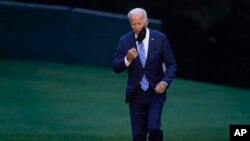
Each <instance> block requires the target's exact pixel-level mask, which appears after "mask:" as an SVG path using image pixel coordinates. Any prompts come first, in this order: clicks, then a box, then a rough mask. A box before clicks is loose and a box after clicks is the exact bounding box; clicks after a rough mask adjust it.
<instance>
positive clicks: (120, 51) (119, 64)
mask: <svg viewBox="0 0 250 141" xmlns="http://www.w3.org/2000/svg"><path fill="white" fill-rule="evenodd" d="M126 55H127V52H126V50H125V49H124V46H123V43H122V41H121V40H120V41H119V45H118V48H117V50H116V52H115V57H114V61H113V71H114V72H115V73H121V72H123V71H124V70H126V69H127V66H126V64H125V61H124V57H125V56H126Z"/></svg>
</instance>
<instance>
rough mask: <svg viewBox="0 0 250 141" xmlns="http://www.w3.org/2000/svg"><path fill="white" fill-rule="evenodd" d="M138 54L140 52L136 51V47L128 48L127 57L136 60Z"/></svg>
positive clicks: (129, 59)
mask: <svg viewBox="0 0 250 141" xmlns="http://www.w3.org/2000/svg"><path fill="white" fill-rule="evenodd" d="M137 56H138V53H137V51H136V49H135V48H134V47H133V48H131V49H130V50H128V53H127V55H126V59H127V60H128V61H129V62H131V61H132V60H134V59H135V58H136V57H137Z"/></svg>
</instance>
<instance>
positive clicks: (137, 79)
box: [113, 8, 177, 141]
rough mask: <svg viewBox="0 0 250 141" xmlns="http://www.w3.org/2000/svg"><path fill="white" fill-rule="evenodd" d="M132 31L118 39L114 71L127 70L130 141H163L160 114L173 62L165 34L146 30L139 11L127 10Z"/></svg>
mask: <svg viewBox="0 0 250 141" xmlns="http://www.w3.org/2000/svg"><path fill="white" fill-rule="evenodd" d="M128 18H129V22H130V25H131V27H132V30H133V31H131V32H129V33H127V34H125V35H124V36H122V37H121V38H120V41H119V45H118V48H117V51H116V54H115V58H114V62H113V70H114V71H115V72H116V73H121V72H123V71H124V70H126V69H127V70H128V80H127V87H126V100H125V101H126V103H129V110H130V118H131V126H132V135H133V141H146V140H147V138H148V139H149V141H163V131H162V130H161V114H162V110H163V105H164V103H165V101H166V94H167V89H168V88H169V86H170V84H171V82H172V80H173V78H174V76H175V74H176V67H177V65H176V61H175V58H174V55H173V51H172V49H171V47H170V44H169V42H168V40H167V38H166V36H165V34H163V33H161V32H158V31H156V30H153V29H150V28H148V27H147V25H148V18H147V13H146V11H145V10H144V9H142V8H135V9H132V10H131V11H129V13H128Z"/></svg>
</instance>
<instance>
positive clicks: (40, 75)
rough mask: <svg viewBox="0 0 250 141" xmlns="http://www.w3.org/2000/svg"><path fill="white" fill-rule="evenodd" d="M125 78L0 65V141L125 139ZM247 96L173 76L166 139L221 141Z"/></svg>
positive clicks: (246, 115)
mask: <svg viewBox="0 0 250 141" xmlns="http://www.w3.org/2000/svg"><path fill="white" fill-rule="evenodd" d="M125 83H126V73H123V74H120V75H117V74H114V73H113V71H112V69H111V68H101V67H90V66H84V65H69V64H60V63H52V62H35V61H17V60H16V61H4V60H2V61H0V141H129V140H131V129H130V119H129V111H128V107H127V106H128V105H126V104H125V102H124V91H125ZM249 108H250V90H244V89H238V88H232V87H226V86H221V85H215V84H207V83H201V82H195V81H190V80H183V79H180V78H176V79H175V80H174V82H173V83H172V86H171V88H170V89H169V95H168V100H167V103H166V105H165V109H164V112H163V117H162V128H163V130H164V132H165V133H164V135H165V137H164V138H165V140H167V141H184V140H185V141H228V140H229V125H230V124H250V112H249Z"/></svg>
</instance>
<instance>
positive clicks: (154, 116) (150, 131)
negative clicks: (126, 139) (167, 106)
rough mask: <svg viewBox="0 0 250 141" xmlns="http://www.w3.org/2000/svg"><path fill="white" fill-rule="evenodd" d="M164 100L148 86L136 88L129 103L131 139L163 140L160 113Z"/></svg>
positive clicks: (142, 140) (137, 140)
mask: <svg viewBox="0 0 250 141" xmlns="http://www.w3.org/2000/svg"><path fill="white" fill-rule="evenodd" d="M164 102H165V100H162V99H161V96H159V95H157V94H156V93H155V92H154V90H152V89H151V88H149V89H148V90H147V91H146V92H144V91H143V90H141V89H140V88H138V90H137V91H136V93H134V95H133V98H132V100H131V101H130V103H129V110H130V118H131V125H132V135H133V141H146V140H147V138H148V140H149V141H163V132H162V130H161V129H160V128H161V114H162V109H163V105H164Z"/></svg>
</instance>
